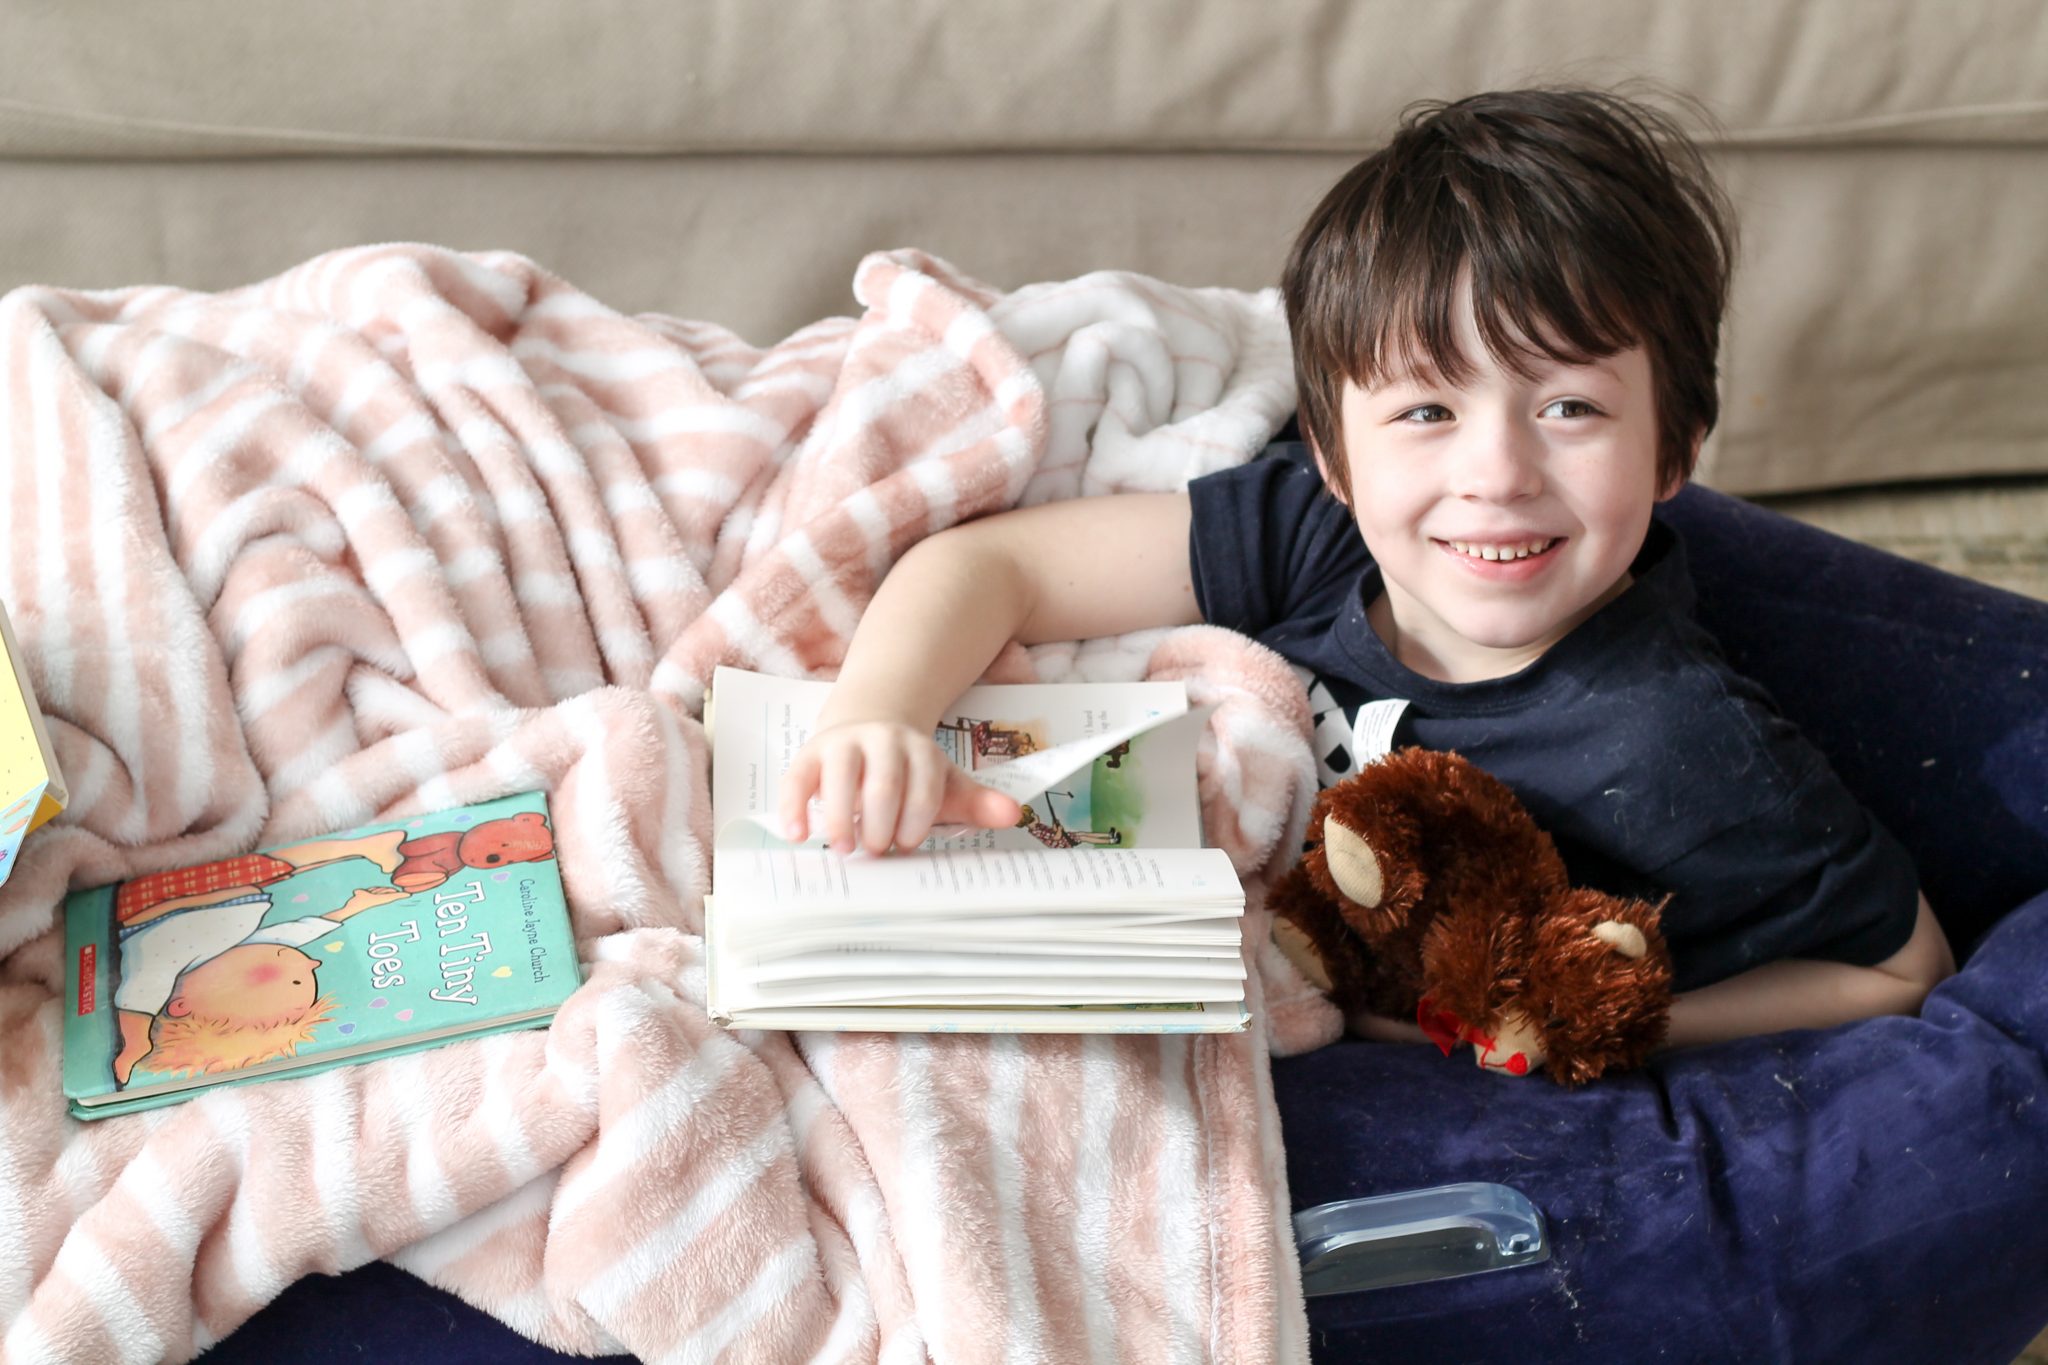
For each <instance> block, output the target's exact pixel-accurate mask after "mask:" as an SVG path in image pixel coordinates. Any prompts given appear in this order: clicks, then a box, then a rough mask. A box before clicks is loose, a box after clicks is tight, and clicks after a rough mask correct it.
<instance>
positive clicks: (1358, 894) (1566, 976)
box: [1267, 749, 1671, 1085]
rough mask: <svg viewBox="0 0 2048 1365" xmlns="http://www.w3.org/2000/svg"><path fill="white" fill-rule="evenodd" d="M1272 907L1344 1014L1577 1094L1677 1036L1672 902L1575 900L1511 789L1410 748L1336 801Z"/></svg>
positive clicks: (1587, 895) (1320, 811)
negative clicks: (1669, 1025) (1664, 923)
mask: <svg viewBox="0 0 2048 1365" xmlns="http://www.w3.org/2000/svg"><path fill="white" fill-rule="evenodd" d="M1308 836H1309V843H1308V848H1307V851H1306V852H1305V853H1304V854H1303V855H1302V859H1301V861H1300V862H1299V863H1297V864H1296V865H1295V866H1294V867H1293V868H1292V869H1290V870H1289V871H1288V872H1287V874H1286V875H1285V876H1284V877H1282V878H1281V880H1280V881H1279V882H1277V883H1276V884H1275V885H1274V887H1273V891H1272V894H1271V896H1269V897H1268V900H1267V904H1268V905H1269V906H1270V907H1271V908H1272V910H1273V912H1274V916H1275V919H1274V926H1273V931H1274V938H1275V940H1276V942H1278V944H1279V945H1280V948H1281V950H1282V951H1283V952H1285V953H1286V954H1287V955H1288V957H1289V958H1291V959H1292V960H1293V961H1294V962H1295V964H1296V965H1297V966H1298V967H1300V968H1301V969H1302V971H1303V973H1304V974H1305V975H1306V976H1308V977H1309V979H1310V980H1312V981H1314V982H1315V984H1316V985H1317V986H1318V987H1319V988H1321V989H1322V990H1324V991H1326V992H1328V993H1329V996H1330V998H1331V1000H1332V1001H1333V1002H1334V1003H1335V1004H1336V1005H1337V1006H1338V1007H1339V1008H1340V1009H1342V1010H1343V1011H1344V1013H1345V1016H1346V1017H1347V1018H1351V1017H1355V1016H1356V1015H1357V1014H1358V1013H1359V1012H1361V1011H1363V1012H1366V1013H1370V1014H1378V1015H1386V1016H1390V1017H1393V1018H1401V1019H1416V1020H1418V1022H1420V1023H1421V1025H1422V1027H1423V1031H1424V1032H1425V1033H1427V1034H1428V1035H1429V1037H1430V1038H1431V1040H1432V1041H1434V1042H1435V1043H1436V1044H1437V1045H1438V1046H1439V1047H1441V1048H1442V1049H1443V1050H1444V1052H1445V1053H1446V1054H1448V1053H1449V1052H1450V1051H1451V1049H1452V1048H1453V1047H1454V1046H1456V1045H1457V1044H1458V1043H1459V1042H1469V1043H1471V1044H1472V1045H1473V1048H1474V1051H1475V1052H1476V1053H1477V1054H1478V1060H1479V1064H1480V1065H1481V1066H1483V1067H1486V1068H1488V1069H1489V1070H1497V1071H1502V1072H1506V1073H1509V1074H1512V1075H1522V1074H1525V1073H1526V1072H1528V1071H1529V1070H1530V1069H1531V1068H1534V1067H1538V1066H1543V1067H1545V1068H1546V1069H1548V1071H1549V1072H1550V1075H1551V1078H1552V1079H1554V1080H1556V1081H1558V1082H1559V1083H1561V1084H1564V1085H1579V1084H1583V1083H1584V1082H1586V1081H1589V1080H1592V1079H1593V1078H1594V1077H1595V1076H1598V1075H1599V1074H1600V1073H1601V1072H1603V1071H1606V1070H1607V1069H1608V1068H1610V1067H1616V1068H1624V1067H1633V1066H1639V1065H1641V1063H1642V1061H1643V1059H1644V1058H1645V1057H1646V1056H1648V1055H1649V1053H1650V1051H1651V1049H1653V1048H1654V1047H1656V1046H1657V1044H1658V1043H1659V1042H1660V1041H1662V1039H1663V1037H1664V1026H1665V1022H1666V1018H1667V1015H1668V1013H1669V1009H1670V1003H1671V957H1670V953H1669V951H1668V950H1667V949H1666V947H1665V945H1664V936H1663V935H1662V934H1661V933H1660V932H1658V928H1657V919H1658V911H1659V910H1660V909H1661V908H1662V906H1661V904H1660V905H1654V906H1653V905H1648V904H1645V903H1644V902H1642V901H1635V900H1623V899H1621V898H1619V897H1615V896H1609V895H1606V894H1603V893H1601V892H1598V891H1585V890H1574V889H1573V888H1572V887H1571V885H1570V884H1569V883H1568V882H1567V881H1566V878H1565V868H1564V860H1563V859H1562V858H1561V857H1560V856H1559V855H1558V852H1557V847H1556V845H1554V844H1552V843H1551V841H1550V836H1549V835H1547V834H1545V833H1544V832H1543V831H1542V830H1540V829H1538V828H1537V827H1536V822H1535V821H1534V820H1533V819H1532V818H1530V816H1529V813H1528V812H1527V811H1526V810H1524V809H1523V808H1522V804H1521V802H1520V801H1518V800H1516V798H1515V795H1514V793H1513V792H1511V791H1510V790H1508V788H1507V785H1506V784H1505V783H1503V782H1501V781H1500V780H1498V779H1497V778H1494V777H1492V776H1490V775H1488V774H1487V773H1485V772H1482V771H1481V770H1480V769H1478V768H1476V767H1474V766H1473V765H1472V764H1471V763H1469V762H1467V761H1466V760H1464V759H1463V758H1460V757H1459V756H1458V755H1456V754H1447V753H1432V752H1430V751H1428V750H1425V749H1402V750H1400V751H1399V752H1397V753H1394V754H1391V755H1389V756H1387V757H1386V758H1384V759H1382V760H1380V761H1379V762H1377V763H1373V764H1370V765H1368V766H1367V767H1365V768H1363V769H1361V770H1360V771H1359V772H1358V773H1356V774H1354V775H1353V776H1351V777H1349V778H1346V779H1345V780H1344V781H1343V782H1340V783H1338V784H1337V785H1336V786H1334V787H1330V788H1328V789H1327V790H1325V791H1323V792H1322V793H1321V794H1320V795H1319V796H1318V797H1317V798H1316V803H1315V807H1314V809H1313V810H1312V811H1311V812H1310V815H1309V824H1308Z"/></svg>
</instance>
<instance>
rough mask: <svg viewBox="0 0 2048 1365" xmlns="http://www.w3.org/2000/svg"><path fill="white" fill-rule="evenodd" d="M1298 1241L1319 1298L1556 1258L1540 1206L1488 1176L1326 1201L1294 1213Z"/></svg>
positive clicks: (1305, 1283)
mask: <svg viewBox="0 0 2048 1365" xmlns="http://www.w3.org/2000/svg"><path fill="white" fill-rule="evenodd" d="M1294 1241H1295V1245H1296V1246H1297V1247H1298V1248H1299V1249H1300V1252H1301V1287H1302V1292H1303V1293H1304V1294H1306V1295H1308V1296H1309V1297H1311V1298H1313V1297H1315V1296H1317V1295H1321V1294H1344V1293H1349V1292H1350V1291H1352V1290H1354V1289H1382V1288H1385V1287H1386V1286H1388V1285H1396V1284H1413V1283H1415V1282H1416V1281H1418V1280H1447V1279H1450V1278H1452V1277H1454V1276H1458V1275H1476V1274H1479V1273H1480V1272H1481V1271H1486V1270H1507V1269H1510V1268H1512V1267H1514V1266H1518V1265H1534V1264H1536V1263H1537V1262H1538V1261H1547V1260H1549V1259H1550V1242H1549V1240H1548V1239H1547V1238H1546V1237H1545V1236H1544V1228H1543V1215H1542V1214H1541V1213H1539V1212H1538V1211H1537V1209H1536V1206H1535V1205H1534V1204H1532V1203H1530V1202H1529V1200H1528V1198H1527V1197H1526V1196H1525V1195H1523V1194H1522V1193H1521V1191H1519V1190H1514V1189H1510V1188H1509V1187H1508V1186H1506V1185H1493V1184H1487V1183H1485V1182H1481V1181H1467V1182H1465V1183H1462V1184H1457V1185H1437V1186H1433V1187H1431V1188H1429V1189H1425V1190H1404V1191H1402V1192H1401V1193H1399V1194H1379V1195H1374V1196H1372V1197H1371V1198H1369V1199H1345V1200H1341V1201H1339V1202H1337V1203H1334V1204H1318V1205H1316V1206H1315V1207H1314V1208H1312V1209H1303V1210H1302V1211H1301V1212H1300V1213H1297V1214H1295V1215H1294Z"/></svg>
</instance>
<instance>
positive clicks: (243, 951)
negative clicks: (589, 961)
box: [64, 792, 580, 1118]
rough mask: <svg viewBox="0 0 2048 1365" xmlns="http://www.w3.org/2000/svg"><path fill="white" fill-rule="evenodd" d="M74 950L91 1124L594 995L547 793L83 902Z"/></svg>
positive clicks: (489, 1026)
mask: <svg viewBox="0 0 2048 1365" xmlns="http://www.w3.org/2000/svg"><path fill="white" fill-rule="evenodd" d="M64 938H65V974H66V978H67V979H66V983H65V984H66V991H65V1001H66V1011H65V1018H64V1093H65V1096H66V1098H68V1099H69V1100H70V1102H71V1112H72V1113H73V1114H75V1115H77V1116H78V1117H80V1118H98V1117H101V1116H103V1115H107V1114H118V1113H126V1112H129V1111H131V1110H135V1109H145V1108H149V1107H152V1106H154V1105H159V1104H170V1103H174V1102H176V1101H178V1100H182V1099H187V1098H189V1097H191V1096H192V1095H193V1094H195V1093H197V1092H199V1091H202V1090H205V1089H208V1088H210V1087H213V1086H217V1085H229V1084H236V1083H239V1082H245V1081H256V1080H267V1079H271V1078H274V1077H278V1076H290V1075H299V1074H304V1073H308V1072H313V1071H323V1070H326V1069H327V1068H329V1067H332V1066H336V1065H339V1064H342V1063H345V1062H360V1061H368V1060H371V1059H372V1058H376V1057H386V1056H392V1055H394V1054H397V1053H400V1052H410V1051H415V1050H417V1049H420V1048H425V1047H433V1046H436V1045H438V1044H441V1043H446V1042H451V1041H453V1040H455V1039H458V1038H470V1037H476V1036H479V1035H481V1034H486V1033H495V1032H498V1031H500V1030H503V1029H513V1028H529V1027H534V1026H537V1025H541V1024H545V1023H546V1022H547V1021H548V1020H549V1019H550V1018H552V1017H553V1015H554V1012H555V1009H556V1007H557V1006H559V1005H560V1004H561V1003H562V1001H563V1000H564V999H566V998H567V997H568V995H569V993H570V992H571V991H573V990H574V989H575V988H576V986H577V984H578V982H579V980H580V975H579V971H578V967H577V962H576V940H575V937H574V935H573V933H572V931H571V929H570V923H569V915H568V907H567V904H566V902H565V901H564V900H563V897H562V879H561V875H560V873H559V872H558V871H557V869H556V864H555V849H554V833H553V830H552V828H551V827H550V825H549V822H548V809H547V798H546V797H545V796H543V795H542V794H541V793H539V792H527V793H524V794H521V795H517V796H508V797H504V798H501V799H499V800H496V801H486V802H482V803H479V804H477V805H472V806H464V807H460V808H458V809H455V810H446V811H438V812H435V813H433V814H431V815H418V816H412V817H408V818H405V819H400V820H392V821H387V822H383V823H379V824H374V825H364V826H362V827H361V828H358V829H351V830H344V831H342V832H341V833H339V834H331V835H325V836H322V837H320V838H317V839H304V840H300V841H298V842H296V843H292V844H286V845H283V846H280V847H277V848H271V849H265V850H262V851H260V852H257V853H251V854H244V855H241V856H239V857H234V858H225V859H220V860H218V861H216V862H211V863H202V864H198V865H196V866H192V867H184V868H174V869H171V870H169V871H165V872H154V873H150V874H148V875H146V876H142V877H136V878H131V879H130V880H128V881H125V882H120V883H117V884H116V885H113V886H102V887H95V888H93V889H91V890H87V891H78V892H74V893H73V894H72V895H71V896H70V897H69V898H68V899H67V900H66V902H65V908H64Z"/></svg>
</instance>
